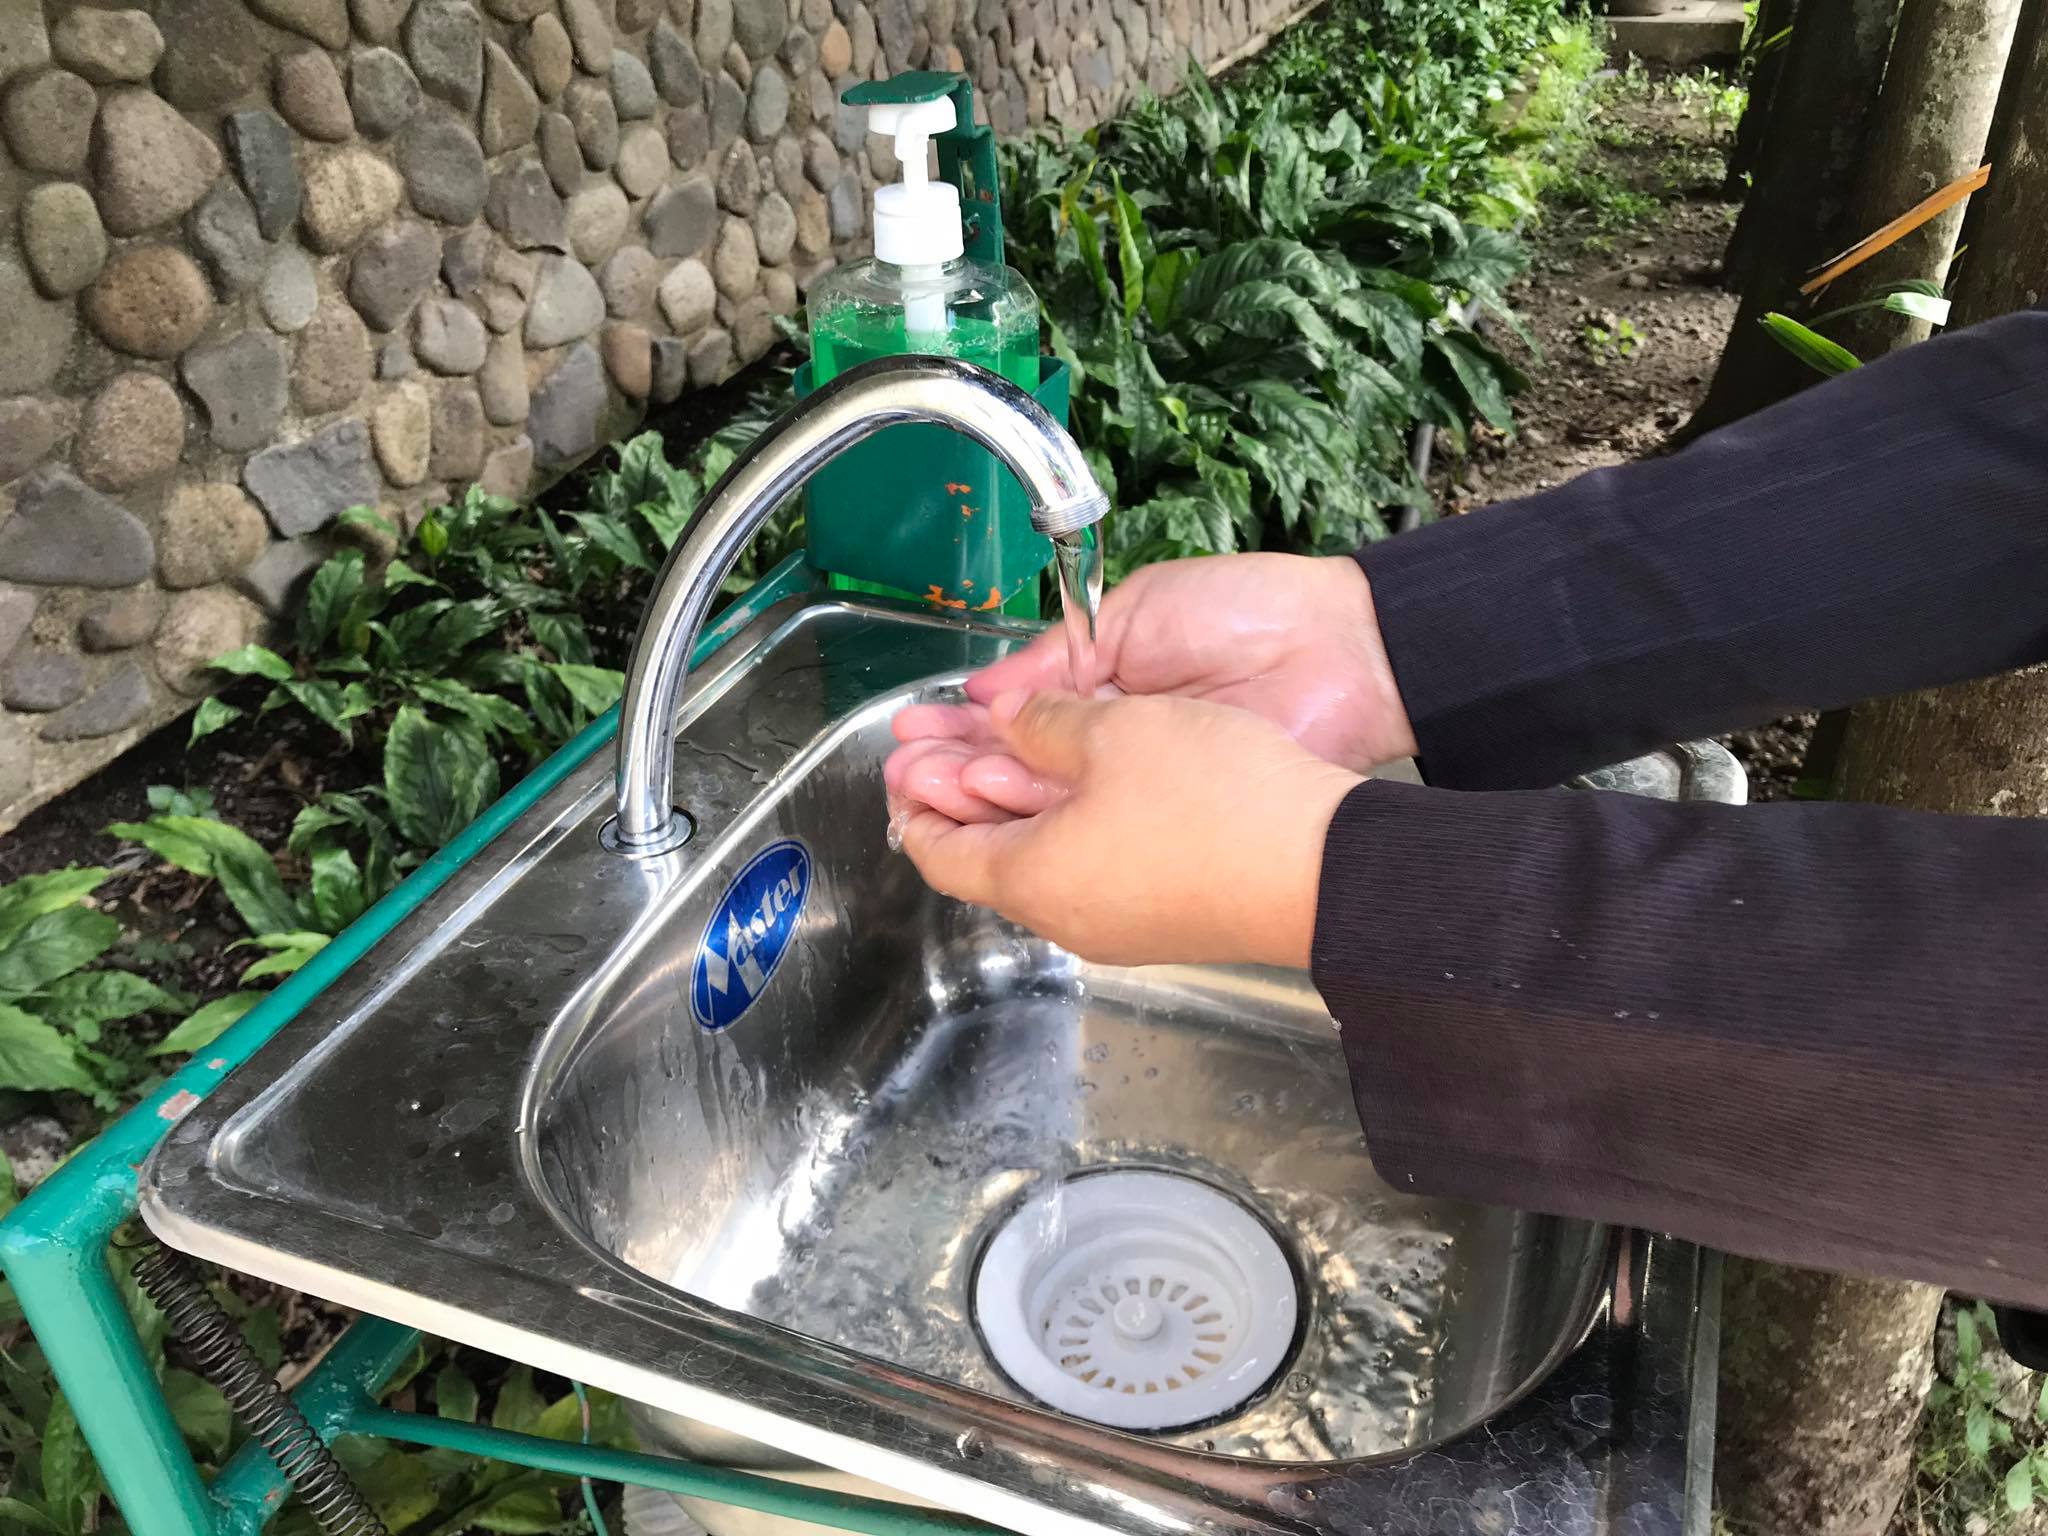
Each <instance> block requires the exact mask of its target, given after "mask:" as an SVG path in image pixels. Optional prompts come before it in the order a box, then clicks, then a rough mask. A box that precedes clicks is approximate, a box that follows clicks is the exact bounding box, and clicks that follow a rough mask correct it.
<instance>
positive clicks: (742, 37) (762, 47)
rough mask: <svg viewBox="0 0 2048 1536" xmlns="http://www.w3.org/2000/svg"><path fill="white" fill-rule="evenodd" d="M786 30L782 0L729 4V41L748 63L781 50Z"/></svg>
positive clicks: (735, 0)
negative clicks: (743, 50) (730, 33)
mask: <svg viewBox="0 0 2048 1536" xmlns="http://www.w3.org/2000/svg"><path fill="white" fill-rule="evenodd" d="M788 30H789V11H788V9H787V7H786V6H785V5H784V4H783V0H733V5H732V35H733V41H735V42H737V43H738V44H739V45H740V47H742V48H744V49H745V50H746V52H747V57H748V58H750V59H765V58H767V57H768V56H769V55H770V54H772V53H774V52H775V50H776V49H778V48H780V47H781V46H782V39H783V36H784V34H785V33H787V32H788Z"/></svg>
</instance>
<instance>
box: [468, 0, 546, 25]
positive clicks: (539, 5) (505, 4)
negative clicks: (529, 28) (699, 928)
mask: <svg viewBox="0 0 2048 1536" xmlns="http://www.w3.org/2000/svg"><path fill="white" fill-rule="evenodd" d="M554 4H555V0H484V9H485V10H487V11H489V12H490V13H491V14H492V15H493V16H495V17H497V18H498V20H500V21H531V20H533V18H534V17H536V16H538V15H539V14H540V13H541V12H542V11H547V10H552V9H554Z"/></svg>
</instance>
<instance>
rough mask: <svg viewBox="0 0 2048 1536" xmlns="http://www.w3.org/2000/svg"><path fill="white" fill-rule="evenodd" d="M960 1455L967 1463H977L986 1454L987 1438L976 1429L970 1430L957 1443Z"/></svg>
mask: <svg viewBox="0 0 2048 1536" xmlns="http://www.w3.org/2000/svg"><path fill="white" fill-rule="evenodd" d="M957 1445H958V1448H959V1451H960V1454H961V1455H962V1456H965V1457H966V1458H967V1459H968V1460H969V1461H977V1460H979V1459H980V1458H981V1457H983V1456H986V1455H987V1454H988V1436H986V1435H984V1434H983V1433H982V1432H981V1431H980V1430H978V1429H970V1430H968V1431H967V1432H966V1433H965V1434H963V1435H961V1437H960V1439H959V1441H958V1442H957Z"/></svg>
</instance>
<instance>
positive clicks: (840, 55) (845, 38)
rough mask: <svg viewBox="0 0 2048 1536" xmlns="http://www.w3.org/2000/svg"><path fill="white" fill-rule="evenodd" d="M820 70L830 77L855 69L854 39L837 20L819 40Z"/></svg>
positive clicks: (843, 24) (826, 29) (842, 23)
mask: <svg viewBox="0 0 2048 1536" xmlns="http://www.w3.org/2000/svg"><path fill="white" fill-rule="evenodd" d="M818 68H820V69H822V70H824V71H825V73H826V74H828V75H843V74H845V73H846V72H847V71H848V70H850V69H852V68H853V37H852V35H851V34H850V33H848V32H847V30H846V24H845V23H844V22H842V21H839V20H837V19H836V18H835V19H834V20H833V21H832V23H831V24H830V25H829V26H827V27H826V28H825V32H824V35H823V36H822V37H820V38H819V39H818Z"/></svg>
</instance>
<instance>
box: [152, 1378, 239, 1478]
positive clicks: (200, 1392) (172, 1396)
mask: <svg viewBox="0 0 2048 1536" xmlns="http://www.w3.org/2000/svg"><path fill="white" fill-rule="evenodd" d="M163 1388H164V1400H165V1401H166V1402H168V1403H169V1404H170V1408H171V1417H172V1418H174V1419H176V1420H177V1421H178V1429H179V1430H180V1432H181V1433H183V1435H184V1436H185V1438H186V1439H187V1440H189V1441H191V1442H192V1443H193V1444H194V1445H195V1446H197V1447H199V1449H201V1450H202V1451H205V1452H206V1453H207V1454H208V1455H209V1456H211V1457H212V1458H213V1459H214V1460H215V1461H218V1460H220V1458H221V1457H223V1456H225V1455H226V1454H227V1451H228V1441H229V1440H230V1439H231V1438H232V1436H233V1433H234V1415H233V1414H232V1413H231V1412H230V1411H229V1409H228V1400H227V1399H226V1398H224V1397H222V1396H221V1395H220V1389H219V1388H218V1387H216V1386H214V1384H213V1383H212V1382H210V1381H205V1380H202V1379H201V1378H200V1377H197V1376H194V1375H193V1374H192V1373H191V1372H190V1371H181V1370H178V1369H176V1368H175V1367H173V1368H172V1369H170V1370H167V1371H165V1372H164V1381H163Z"/></svg>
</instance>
